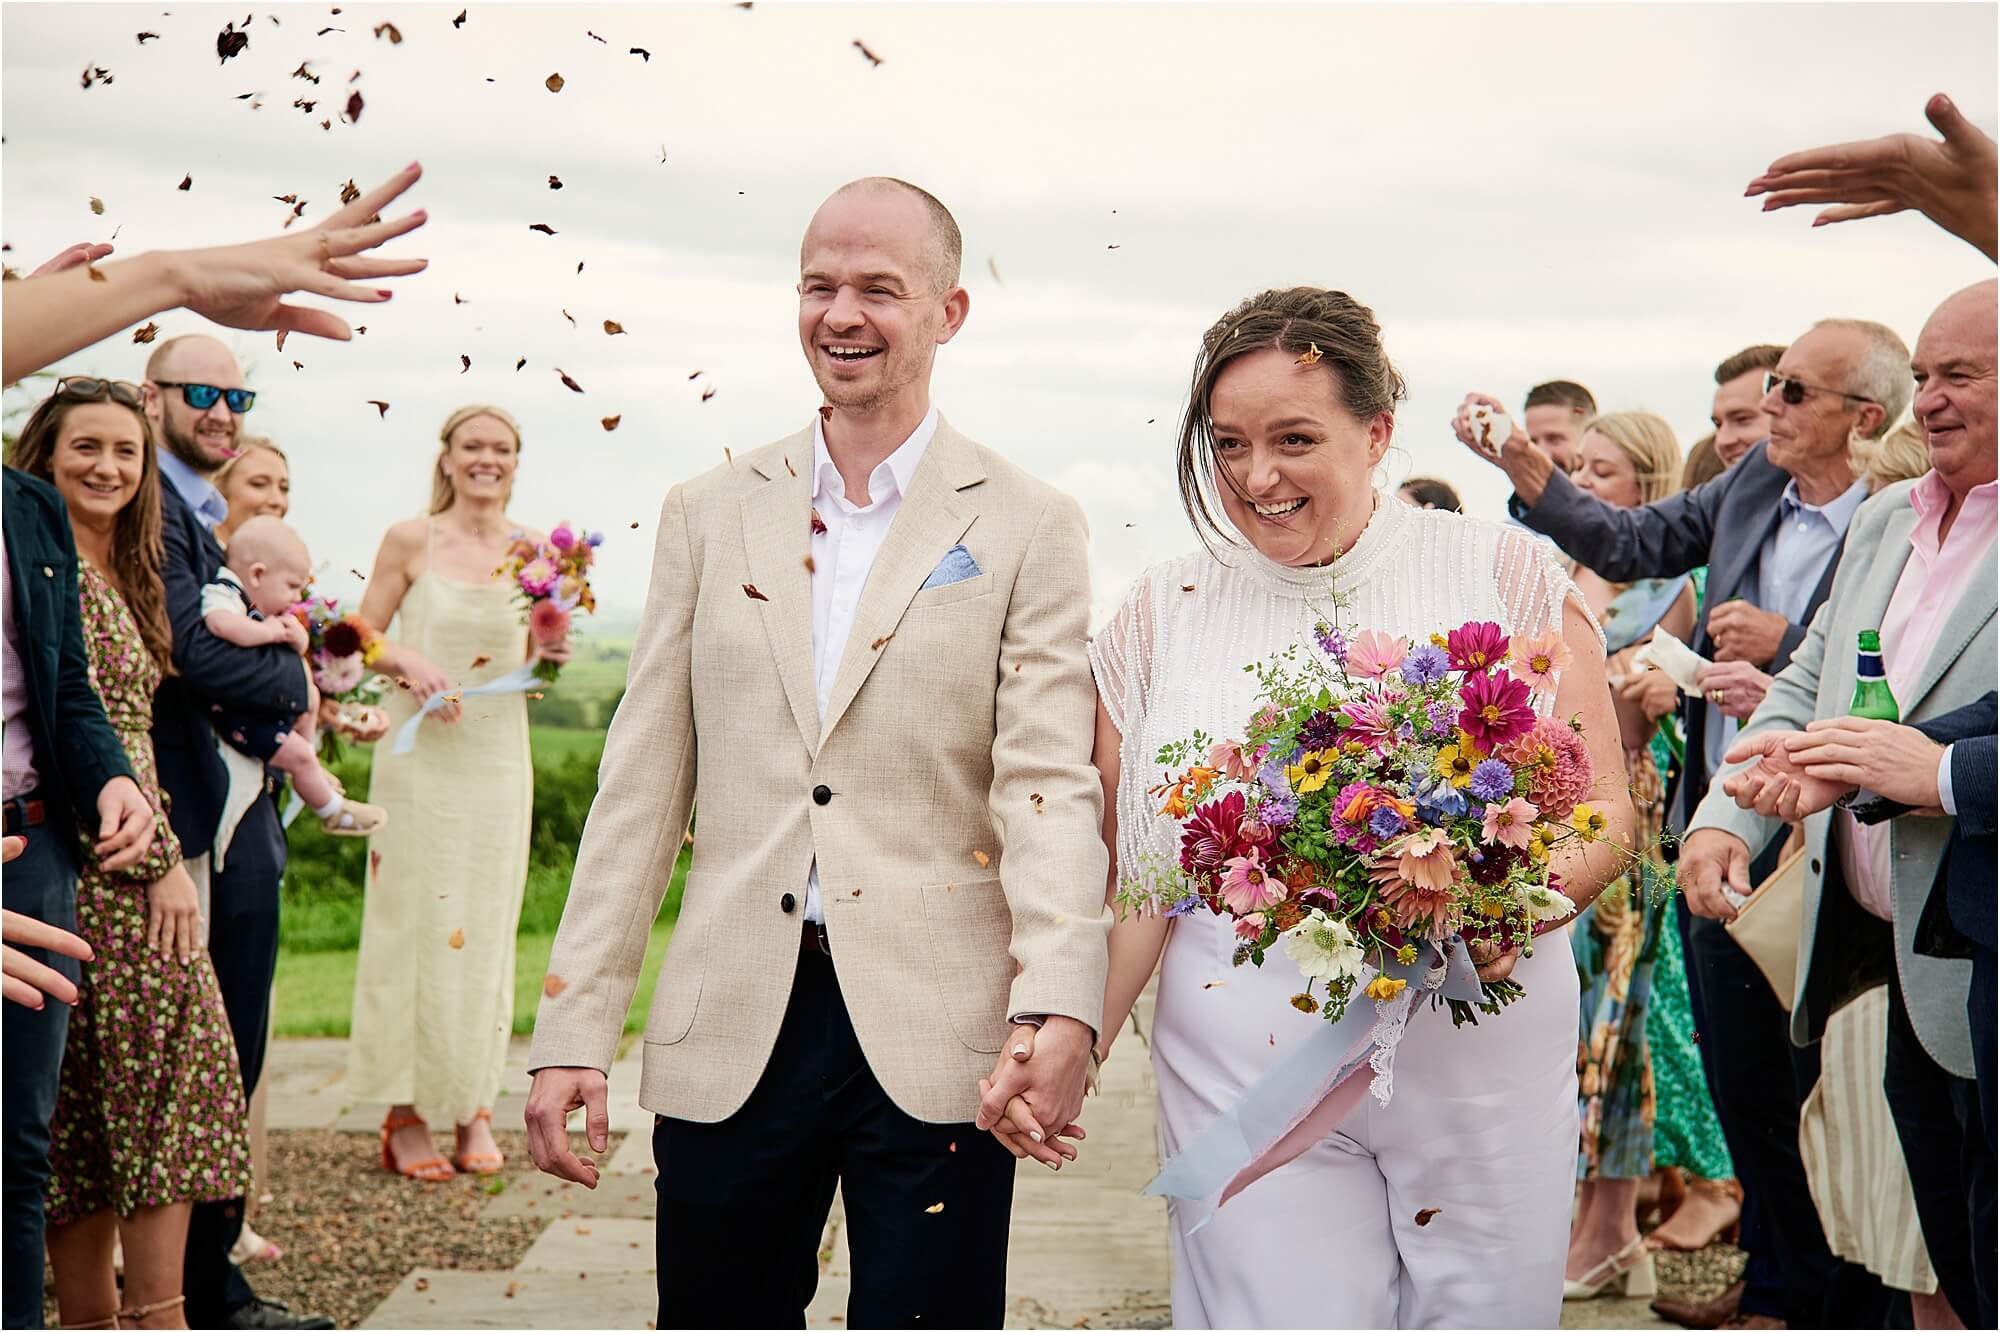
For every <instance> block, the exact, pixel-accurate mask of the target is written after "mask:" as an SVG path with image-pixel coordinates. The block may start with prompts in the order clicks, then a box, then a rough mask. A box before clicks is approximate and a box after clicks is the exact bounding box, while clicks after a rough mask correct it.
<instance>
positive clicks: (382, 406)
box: [368, 398, 389, 420]
mask: <svg viewBox="0 0 2000 1332" xmlns="http://www.w3.org/2000/svg"><path fill="white" fill-rule="evenodd" d="M368 405H369V406H370V407H373V408H374V409H375V410H376V411H378V412H380V413H381V414H382V416H387V415H388V414H389V404H388V403H386V402H383V401H382V400H381V399H380V398H370V399H369V400H368ZM376 419H377V420H380V419H381V418H380V417H377V418H376Z"/></svg>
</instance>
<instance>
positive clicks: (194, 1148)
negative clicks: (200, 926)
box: [46, 561, 250, 1225]
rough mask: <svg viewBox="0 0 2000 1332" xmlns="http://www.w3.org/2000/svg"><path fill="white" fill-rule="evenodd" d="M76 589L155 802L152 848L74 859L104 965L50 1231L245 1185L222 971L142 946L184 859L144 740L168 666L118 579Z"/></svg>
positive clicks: (98, 671)
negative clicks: (160, 890) (149, 914)
mask: <svg viewBox="0 0 2000 1332" xmlns="http://www.w3.org/2000/svg"><path fill="white" fill-rule="evenodd" d="M77 582H78V587H79V589H80V592H81V597H80V599H81V601H82V605H83V637H84V651H85V653H86V655H87V656H88V657H89V659H90V683H91V686H92V687H93V688H95V689H96V691H97V696H98V697H99V698H100V699H102V700H103V701H104V712H105V715H106V716H107V717H109V718H110V720H111V725H112V726H113V728H115V729H116V730H117V732H118V734H119V737H120V738H121V739H122V740H123V741H124V742H125V753H126V755H127V757H129V758H130V759H131V761H132V771H133V772H134V774H136V775H137V777H138V779H139V786H140V789H142V790H143V791H145V793H146V798H147V799H148V800H150V801H151V802H152V804H153V809H154V825H155V840H154V842H153V846H152V849H151V850H150V851H149V852H147V854H146V858H145V859H144V860H142V861H141V862H140V863H139V864H137V865H135V866H133V867H132V868H131V869H129V870H123V871H120V872H118V873H115V874H110V873H106V872H105V871H104V870H102V869H100V868H99V867H98V865H97V862H96V858H95V857H94V856H92V855H91V853H90V840H91V839H89V838H88V837H86V838H85V839H84V844H83V847H82V849H81V851H80V853H79V860H80V862H81V864H82V867H83V869H82V873H81V874H80V875H79V876H78V878H77V888H76V932H77V933H78V934H80V935H82V936H83V937H84V938H85V939H87V940H89V941H90V945H91V947H92V949H93V950H95V952H96V954H97V956H96V960H95V961H92V962H89V963H86V964H85V965H84V967H83V980H82V982H81V984H79V985H78V987H77V989H78V991H79V994H80V1002H79V1003H78V1004H77V1007H76V1010H75V1011H74V1012H73V1013H71V1014H70V1020H69V1042H68V1044H67V1046H66V1047H65V1049H64V1051H63V1065H62V1085H61V1089H60V1091H59V1092H58V1093H57V1096H56V1109H55V1115H54V1118H53V1119H52V1121H51V1122H50V1126H49V1131H50V1137H51V1143H50V1150H49V1166H50V1174H49V1183H48V1192H47V1198H46V1203H47V1211H48V1219H49V1223H50V1224H51V1225H63V1224H66V1223H68V1222H72V1221H78V1220H81V1219H82V1218H83V1217H86V1216H88V1215H90V1214H91V1213H93V1212H98V1211H102V1210H103V1209H105V1208H107V1207H108V1208H110V1209H111V1210H112V1211H114V1212H116V1213H117V1214H118V1215H120V1216H129V1215H131V1214H132V1213H133V1212H134V1211H136V1210H137V1209H139V1208H142V1207H160V1206H165V1205H167V1204H169V1203H181V1202H211V1201H219V1200H222V1199H226V1198H237V1197H241V1196H243V1195H244V1194H245V1193H247V1192H248V1191H249V1188H250V1140H249V1137H248V1134H247V1131H246V1127H245V1104H244V1096H243V1076H242V1073H241V1071H240V1070H239V1069H238V1067H237V1063H236V1044H235V1041H234V1039H233V1038H232V1037H231V1035H230V1030H229V1018H228V1015H227V1013H225V1012H224V1010H223V1007H222V991H221V989H220V988H219V987H218V986H217V984H216V979H215V968H214V966H213V965H212V964H211V963H210V962H209V958H208V953H207V952H206V951H205V950H204V951H202V952H199V953H197V954H196V955H195V958H194V960H193V961H192V962H190V963H189V964H188V965H186V966H182V965H181V964H180V963H179V962H178V961H175V960H173V959H172V958H170V957H169V956H168V955H167V954H165V953H162V952H160V951H159V950H157V949H153V948H148V947H147V945H146V909H147V891H146V890H147V887H148V886H149V885H150V884H152V883H153V882H154V881H155V880H157V879H159V878H160V877H161V876H162V875H164V874H166V873H167V871H169V870H171V869H172V868H173V867H174V866H175V865H177V864H179V863H180V859H181V851H180V843H179V842H178V841H176V840H175V838H174V834H173V830H172V829H171V828H169V827H168V826H167V819H166V815H165V813H164V809H165V805H164V801H163V798H162V796H161V792H160V778H159V771H158V768H157V766H156V765H155V763H154V760H153V741H152V737H151V735H150V733H149V732H150V730H151V727H152V722H153V690H154V689H155V688H156V687H157V686H158V684H159V682H160V671H159V667H158V666H157V665H156V664H155V663H154V661H153V657H152V654H151V653H149V652H148V651H147V650H146V645H145V643H144V641H143V640H141V638H140V637H139V626H138V622H137V621H136V620H134V619H133V616H132V612H131V610H130V608H129V607H127V606H126V604H125V599H124V597H123V596H121V595H120V594H119V592H118V590H117V588H116V587H115V586H113V584H112V582H111V580H110V579H109V578H108V577H106V576H105V575H104V574H103V573H102V572H101V571H99V570H98V569H96V568H95V567H93V566H92V565H91V564H90V563H89V562H88V561H84V562H82V564H81V566H80V568H79V569H78V579H77Z"/></svg>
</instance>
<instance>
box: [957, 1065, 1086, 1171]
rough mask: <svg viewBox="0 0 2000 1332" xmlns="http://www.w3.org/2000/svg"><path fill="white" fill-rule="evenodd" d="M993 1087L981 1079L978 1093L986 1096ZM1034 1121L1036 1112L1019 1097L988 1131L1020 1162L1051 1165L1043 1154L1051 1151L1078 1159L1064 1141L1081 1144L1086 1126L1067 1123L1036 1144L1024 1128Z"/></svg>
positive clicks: (1065, 1157)
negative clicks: (1026, 1160) (1035, 1161)
mask: <svg viewBox="0 0 2000 1332" xmlns="http://www.w3.org/2000/svg"><path fill="white" fill-rule="evenodd" d="M992 1086H993V1084H992V1083H991V1082H990V1081H988V1080H987V1079H985V1078H981V1079H980V1080H979V1094H980V1095H981V1096H984V1095H985V1094H986V1093H987V1091H988V1090H989V1089H990V1088H991V1087H992ZM1032 1118H1033V1112H1032V1111H1031V1110H1029V1109H1028V1103H1027V1102H1026V1101H1024V1100H1022V1099H1021V1098H1020V1097H1018V1096H1016V1097H1013V1098H1012V1099H1010V1100H1009V1101H1008V1102H1007V1113H1006V1114H1005V1115H1002V1116H1001V1118H1000V1122H999V1123H997V1124H995V1125H994V1126H993V1127H992V1128H991V1129H989V1130H988V1132H990V1133H992V1135H993V1136H994V1137H995V1138H997V1139H999V1140H1000V1145H1001V1146H1002V1147H1005V1148H1006V1149H1007V1150H1008V1151H1010V1152H1012V1153H1013V1154H1014V1159H1015V1160H1017V1161H1018V1160H1022V1159H1023V1158H1026V1157H1030V1156H1032V1157H1034V1158H1035V1159H1036V1160H1038V1161H1041V1162H1042V1164H1043V1165H1048V1164H1050V1163H1049V1161H1048V1160H1047V1159H1046V1158H1045V1157H1044V1156H1043V1155H1042V1153H1044V1152H1049V1151H1053V1152H1054V1153H1055V1154H1056V1155H1058V1156H1060V1157H1062V1159H1063V1160H1065V1161H1074V1160H1076V1148H1074V1147H1072V1146H1071V1145H1070V1144H1069V1143H1068V1142H1065V1141H1064V1139H1066V1138H1073V1139H1075V1140H1076V1141H1077V1142H1082V1141H1083V1140H1084V1138H1085V1137H1086V1136H1088V1135H1086V1134H1085V1133H1084V1131H1083V1125H1081V1124H1066V1125H1064V1126H1063V1129H1062V1131H1061V1132H1060V1133H1058V1134H1056V1135H1055V1136H1054V1137H1053V1138H1049V1139H1045V1140H1044V1141H1042V1142H1039V1143H1037V1142H1035V1141H1034V1140H1033V1139H1031V1138H1030V1137H1029V1136H1028V1131H1027V1129H1025V1128H1023V1127H1022V1125H1023V1124H1025V1123H1027V1122H1028V1121H1029V1120H1030V1119H1032Z"/></svg>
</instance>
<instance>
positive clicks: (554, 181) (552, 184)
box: [549, 176, 562, 190]
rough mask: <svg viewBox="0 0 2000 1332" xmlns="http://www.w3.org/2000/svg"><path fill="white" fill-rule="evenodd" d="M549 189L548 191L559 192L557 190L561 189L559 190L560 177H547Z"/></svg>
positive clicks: (560, 185)
mask: <svg viewBox="0 0 2000 1332" xmlns="http://www.w3.org/2000/svg"><path fill="white" fill-rule="evenodd" d="M549 188H550V189H552V190H559V189H561V188H562V177H560V176H550V177H549Z"/></svg>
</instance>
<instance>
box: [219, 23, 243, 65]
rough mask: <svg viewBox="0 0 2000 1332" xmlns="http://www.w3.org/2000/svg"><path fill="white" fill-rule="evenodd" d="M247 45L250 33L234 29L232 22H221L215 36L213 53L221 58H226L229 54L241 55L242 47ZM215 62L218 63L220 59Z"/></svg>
mask: <svg viewBox="0 0 2000 1332" xmlns="http://www.w3.org/2000/svg"><path fill="white" fill-rule="evenodd" d="M248 45H250V34H249V33H247V32H238V31H236V25H235V24H234V23H225V24H223V25H222V31H221V32H219V33H217V34H216V36H215V53H216V54H217V55H218V56H221V57H222V60H228V59H229V58H230V57H231V56H237V55H241V54H242V53H243V48H244V47H246V46H248ZM216 63H217V64H220V63H221V61H217V62H216Z"/></svg>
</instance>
